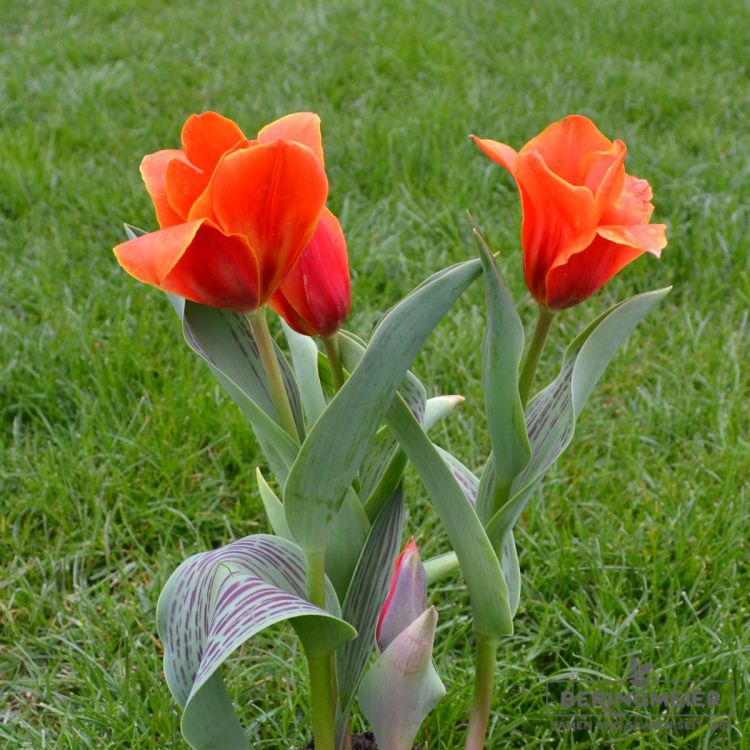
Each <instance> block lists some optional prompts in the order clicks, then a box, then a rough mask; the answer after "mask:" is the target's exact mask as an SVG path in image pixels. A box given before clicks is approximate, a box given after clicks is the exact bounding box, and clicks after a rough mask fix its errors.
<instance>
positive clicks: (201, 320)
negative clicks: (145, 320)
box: [125, 224, 304, 483]
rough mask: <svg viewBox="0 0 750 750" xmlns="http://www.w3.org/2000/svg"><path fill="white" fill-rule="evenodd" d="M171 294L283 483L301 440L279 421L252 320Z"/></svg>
mask: <svg viewBox="0 0 750 750" xmlns="http://www.w3.org/2000/svg"><path fill="white" fill-rule="evenodd" d="M125 233H126V235H127V236H128V239H134V238H136V237H139V236H141V235H143V234H146V232H144V231H143V230H142V229H138V228H137V227H133V226H130V225H129V224H126V225H125ZM167 297H168V299H169V301H170V303H171V305H172V307H173V308H174V310H175V312H176V313H177V315H178V316H179V318H180V320H181V321H182V332H183V335H184V337H185V341H186V342H187V344H188V346H189V347H190V348H191V349H192V350H193V351H194V352H195V353H196V354H198V355H199V356H200V357H201V358H202V359H203V360H204V361H205V362H206V364H207V365H208V367H209V368H210V370H211V372H213V374H214V376H215V377H216V379H217V380H218V381H219V383H221V385H222V387H223V388H224V390H225V391H226V392H227V393H228V394H229V396H230V397H231V399H232V400H233V401H234V402H235V403H236V404H237V405H238V406H239V407H240V409H242V411H243V412H244V413H245V415H246V416H247V417H248V419H249V420H250V423H251V424H252V425H253V429H254V430H255V434H256V436H257V438H258V442H259V443H260V446H261V448H262V450H263V452H264V454H265V455H266V458H267V459H268V462H269V464H270V466H271V470H272V471H273V473H274V474H275V475H276V477H277V478H278V480H279V481H280V482H282V483H283V482H284V481H286V477H287V474H288V473H289V468H290V467H291V465H292V463H293V462H294V459H295V458H296V456H297V446H296V445H295V444H294V441H293V440H292V439H291V438H290V437H289V435H287V433H286V432H285V431H284V430H283V429H282V428H281V427H280V426H279V424H278V416H277V414H276V407H275V405H274V403H273V399H272V397H271V391H270V388H269V386H268V381H267V379H266V375H265V372H264V370H263V364H262V362H261V360H260V357H259V355H258V348H257V346H256V344H255V339H254V337H253V334H252V331H251V330H250V326H249V324H248V322H247V321H246V320H245V318H244V317H243V316H242V315H238V314H237V313H234V312H231V311H228V310H216V309H214V308H211V307H206V306H205V305H199V304H197V303H195V302H191V301H189V300H186V299H183V298H182V297H177V296H176V295H174V294H167ZM276 357H277V359H278V360H279V365H280V367H281V372H282V376H283V378H284V384H285V385H286V391H287V395H288V396H289V402H290V404H291V406H292V412H293V413H294V419H295V422H296V423H297V428H298V429H299V430H300V434H304V420H303V417H302V402H301V399H300V394H299V390H298V388H297V384H296V382H295V379H294V376H293V374H292V371H291V369H290V368H289V365H288V364H287V361H286V359H285V357H284V355H283V354H282V353H281V351H280V350H279V349H278V347H277V348H276Z"/></svg>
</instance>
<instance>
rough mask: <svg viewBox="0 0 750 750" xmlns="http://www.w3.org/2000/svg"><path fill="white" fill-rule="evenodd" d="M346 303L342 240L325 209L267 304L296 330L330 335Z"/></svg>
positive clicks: (347, 288)
mask: <svg viewBox="0 0 750 750" xmlns="http://www.w3.org/2000/svg"><path fill="white" fill-rule="evenodd" d="M350 303H351V295H350V286H349V257H348V255H347V251H346V239H345V238H344V232H343V231H342V229H341V225H340V224H339V222H338V219H337V218H336V217H335V216H334V215H333V214H332V213H331V212H330V211H329V210H328V209H327V208H326V209H324V210H323V213H322V215H321V217H320V221H319V222H318V227H317V229H316V230H315V234H314V235H313V236H312V239H311V240H310V242H309V244H308V245H307V247H305V249H304V251H303V252H302V255H301V257H300V259H299V260H298V261H297V263H296V265H295V266H294V267H293V268H292V270H291V271H290V272H289V274H288V275H287V276H286V278H285V279H284V281H283V282H282V284H281V286H280V287H279V288H278V289H277V291H276V293H275V294H274V295H273V296H272V297H271V300H270V302H269V305H270V307H271V308H272V309H274V310H275V311H276V312H277V313H278V314H279V315H281V317H282V318H284V320H286V322H287V323H288V324H289V325H290V326H291V327H292V328H293V329H294V330H295V331H297V333H302V334H304V335H306V336H331V335H332V334H334V333H336V331H338V329H339V328H341V326H342V324H343V322H344V321H345V320H346V318H347V316H348V315H349V307H350Z"/></svg>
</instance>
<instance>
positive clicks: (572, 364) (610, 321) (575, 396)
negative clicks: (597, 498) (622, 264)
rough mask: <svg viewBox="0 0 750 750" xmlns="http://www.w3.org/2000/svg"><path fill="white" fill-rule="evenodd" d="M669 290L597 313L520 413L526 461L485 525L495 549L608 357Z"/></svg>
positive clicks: (564, 440)
mask: <svg viewBox="0 0 750 750" xmlns="http://www.w3.org/2000/svg"><path fill="white" fill-rule="evenodd" d="M670 289H671V287H668V288H666V289H658V290H656V291H653V292H645V293H643V294H638V295H636V296H634V297H630V298H629V299H627V300H625V301H623V302H620V303H619V304H617V305H615V306H614V307H612V308H610V309H609V310H607V312H605V313H603V314H602V315H600V316H599V317H598V318H597V319H596V320H594V322H593V323H591V324H590V325H589V326H588V327H587V328H586V329H584V331H583V332H581V333H580V334H579V335H578V336H577V337H576V338H575V339H574V340H573V342H572V343H571V344H570V346H569V347H568V348H567V350H566V352H565V355H564V357H563V361H562V366H561V368H560V373H559V375H558V376H557V377H556V378H555V379H554V380H553V381H552V382H551V383H550V384H549V385H548V386H547V387H546V388H545V389H544V390H542V391H541V392H540V393H539V394H537V396H535V397H534V399H533V400H532V401H531V403H530V404H529V406H528V408H527V410H526V424H527V429H528V434H529V439H530V441H531V460H530V461H529V464H528V465H527V466H526V468H525V469H524V470H523V472H521V474H520V475H519V476H518V477H516V479H515V481H514V482H513V488H512V496H511V498H510V500H508V502H507V503H505V505H504V506H503V507H502V508H500V510H499V511H497V513H496V514H495V515H494V516H493V518H492V520H491V521H490V523H489V524H488V526H487V533H488V534H489V535H490V538H491V539H492V541H493V543H494V544H495V546H496V547H498V548H500V546H501V545H502V544H503V542H504V539H505V536H506V534H507V533H508V532H509V531H510V530H511V529H512V528H513V526H514V525H515V523H516V521H517V520H518V517H519V516H520V514H521V513H522V512H523V509H524V508H525V507H526V503H527V502H528V499H529V497H530V496H531V493H532V491H533V489H534V488H535V486H536V485H537V483H538V482H539V480H540V479H541V478H542V476H543V475H544V474H545V472H546V471H547V469H549V467H550V466H551V465H552V464H553V463H554V462H555V461H556V460H557V459H558V458H559V457H560V455H561V454H562V453H563V451H564V450H565V449H566V448H567V447H568V445H569V444H570V442H571V440H572V439H573V431H574V429H575V422H576V419H577V417H578V416H579V415H580V413H581V410H582V409H583V407H584V405H585V403H586V401H587V400H588V397H589V396H590V395H591V392H592V390H593V389H594V386H595V385H596V384H597V382H598V381H599V379H600V378H601V376H602V375H603V374H604V370H605V369H606V367H607V365H608V364H609V362H610V360H611V359H612V357H614V355H615V353H616V352H617V350H618V349H619V348H620V346H621V345H622V344H623V343H624V342H625V341H626V339H627V338H628V336H629V335H630V333H631V332H632V331H633V329H634V328H635V327H636V326H637V325H638V323H639V322H640V321H641V320H642V319H643V317H644V316H645V315H646V313H647V312H648V311H649V310H650V309H651V308H652V307H653V306H654V305H655V304H656V303H657V302H659V301H660V300H661V299H663V298H664V297H665V296H666V294H667V293H668V292H669V290H670Z"/></svg>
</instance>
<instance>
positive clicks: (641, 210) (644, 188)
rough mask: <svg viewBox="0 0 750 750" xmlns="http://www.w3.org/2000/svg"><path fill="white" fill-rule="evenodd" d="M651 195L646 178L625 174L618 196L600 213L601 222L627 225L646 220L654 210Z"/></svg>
mask: <svg viewBox="0 0 750 750" xmlns="http://www.w3.org/2000/svg"><path fill="white" fill-rule="evenodd" d="M652 197H653V193H652V191H651V185H649V184H648V182H647V181H646V180H641V179H639V178H638V177H633V176H631V175H629V174H626V175H625V181H624V183H623V187H622V192H621V193H620V196H619V198H618V199H617V200H616V201H614V202H613V203H612V204H611V205H610V206H608V207H607V208H606V210H605V211H604V213H603V214H602V219H601V221H602V224H621V225H628V224H642V223H645V222H647V221H648V220H649V219H650V218H651V214H652V213H653V212H654V204H653V203H651V198H652Z"/></svg>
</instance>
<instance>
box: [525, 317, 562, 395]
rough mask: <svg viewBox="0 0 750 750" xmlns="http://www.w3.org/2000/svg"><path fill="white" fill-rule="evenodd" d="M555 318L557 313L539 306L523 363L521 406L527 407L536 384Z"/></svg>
mask: <svg viewBox="0 0 750 750" xmlns="http://www.w3.org/2000/svg"><path fill="white" fill-rule="evenodd" d="M554 318H555V313H554V312H552V310H550V309H549V308H547V307H545V306H544V305H539V317H538V318H537V319H536V327H535V328H534V337H533V338H532V339H531V345H530V346H529V351H528V352H527V353H526V360H525V361H524V363H523V369H522V370H521V376H520V378H519V379H518V392H519V394H520V395H521V404H522V405H523V406H524V407H525V406H526V402H527V401H528V400H529V394H530V393H531V386H532V385H533V384H534V377H535V375H536V370H537V367H538V366H539V358H540V357H541V356H542V351H543V350H544V345H545V343H546V342H547V334H549V329H550V326H551V325H552V321H553V320H554Z"/></svg>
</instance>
